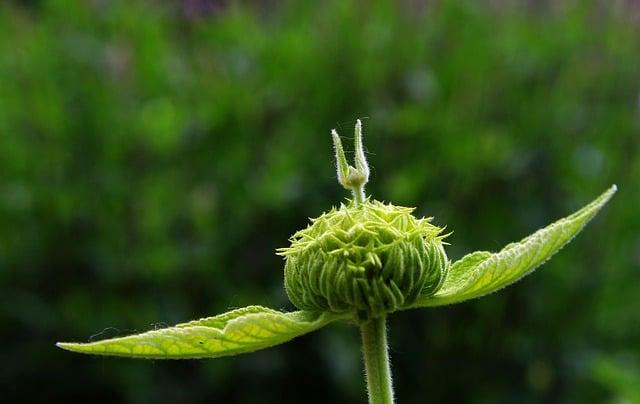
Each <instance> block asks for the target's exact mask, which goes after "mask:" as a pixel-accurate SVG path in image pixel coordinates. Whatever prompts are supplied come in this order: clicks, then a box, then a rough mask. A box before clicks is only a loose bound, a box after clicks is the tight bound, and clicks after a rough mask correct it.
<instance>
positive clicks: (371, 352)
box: [360, 316, 393, 404]
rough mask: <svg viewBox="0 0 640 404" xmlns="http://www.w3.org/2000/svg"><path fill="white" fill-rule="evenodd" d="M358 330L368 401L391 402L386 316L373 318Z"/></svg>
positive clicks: (373, 403) (387, 403) (373, 402)
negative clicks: (365, 374)
mask: <svg viewBox="0 0 640 404" xmlns="http://www.w3.org/2000/svg"><path fill="white" fill-rule="evenodd" d="M360 332H361V334H362V353H363V355H364V366H365V370H366V373H367V391H368V392H369V403H370V404H391V403H393V385H392V383H391V368H390V366H389V350H388V347H387V328H386V317H385V316H382V317H378V318H374V319H371V320H369V321H368V322H367V323H364V324H362V325H361V326H360Z"/></svg>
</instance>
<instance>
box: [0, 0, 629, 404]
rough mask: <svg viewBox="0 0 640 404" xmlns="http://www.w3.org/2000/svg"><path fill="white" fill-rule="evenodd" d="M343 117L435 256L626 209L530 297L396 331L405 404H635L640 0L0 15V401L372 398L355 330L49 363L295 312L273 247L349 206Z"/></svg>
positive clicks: (79, 0)
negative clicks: (226, 316)
mask: <svg viewBox="0 0 640 404" xmlns="http://www.w3.org/2000/svg"><path fill="white" fill-rule="evenodd" d="M357 118H362V119H363V122H364V133H365V145H366V147H367V149H368V151H369V160H370V163H371V164H372V166H373V167H374V171H373V173H372V180H371V182H370V184H369V186H368V188H367V190H368V192H369V193H370V194H371V195H373V196H374V197H375V198H377V199H380V200H385V201H393V202H394V203H396V204H399V205H407V206H417V207H418V208H417V214H418V215H425V216H435V220H434V223H436V224H437V225H447V229H449V230H452V231H454V233H453V234H452V235H451V236H450V237H449V239H448V241H449V242H450V243H451V246H449V247H448V250H447V251H448V254H449V256H450V258H452V259H457V258H460V257H461V256H462V255H464V254H465V253H467V252H469V251H472V250H477V249H487V250H497V249H500V248H501V247H502V246H504V245H505V244H507V243H508V242H511V241H515V240H519V239H520V238H522V237H524V236H526V235H528V234H530V233H531V232H532V231H534V230H535V229H537V228H539V227H541V226H544V225H546V224H547V223H550V222H551V221H553V220H555V219H557V218H559V217H561V216H564V215H566V214H568V213H570V212H572V211H573V210H575V209H577V208H579V207H580V206H582V205H584V204H586V203H587V202H589V201H590V200H592V199H593V198H595V197H596V196H597V195H598V194H600V193H601V192H602V191H604V190H605V189H606V188H607V187H609V186H610V185H611V184H613V183H617V184H618V186H619V188H620V190H619V192H618V194H617V195H616V197H615V198H614V199H613V200H612V202H611V203H610V205H609V206H607V207H606V208H605V209H604V210H603V212H602V213H601V214H600V215H599V216H598V217H597V218H596V220H594V222H593V223H591V224H590V225H589V226H588V227H587V228H586V229H585V231H584V232H583V233H582V234H581V235H580V236H579V237H578V238H576V239H575V240H574V242H573V243H572V244H570V245H569V246H568V247H566V248H565V249H564V250H563V251H562V252H561V253H560V254H558V255H557V256H555V257H554V259H553V260H551V261H550V262H549V263H547V264H546V265H545V266H544V267H543V269H541V270H540V271H539V272H537V273H536V274H535V275H534V276H531V277H528V278H525V279H524V280H523V281H521V282H520V283H518V284H517V285H515V286H513V287H511V288H508V289H506V290H504V291H502V292H501V293H498V294H495V295H492V296H489V297H486V298H483V299H480V300H476V301H471V302H467V303H464V304H460V305H457V306H451V307H446V308H441V309H432V310H422V311H410V312H403V313H399V314H397V315H394V316H392V318H391V320H390V330H391V331H390V343H391V349H392V350H391V354H392V362H393V368H394V376H395V385H396V393H397V397H398V400H399V402H401V403H422V402H427V401H429V402H443V403H444V402H458V403H466V402H469V403H537V402H545V403H546V402H551V403H553V402H562V403H585V402H595V403H600V402H613V403H633V402H640V300H639V299H640V231H639V230H640V215H639V214H638V208H639V206H640V189H639V185H640V158H639V153H640V3H639V2H637V1H604V0H602V1H577V0H576V1H567V0H562V1H557V0H548V1H498V0H494V1H488V0H483V1H446V0H442V1H435V0H434V1H417V0H416V1H399V2H392V1H371V2H366V1H345V0H341V1H338V0H335V1H334V0H332V1H324V2H312V1H300V2H298V1H282V2H280V1H264V2H236V1H214V0H182V1H180V0H172V1H152V0H147V1H124V0H115V1H105V0H92V1H89V0H30V1H3V2H2V4H1V5H0V295H1V296H2V298H1V299H0V338H1V342H2V343H1V344H0V357H1V358H2V361H3V365H2V366H0V383H1V389H2V396H3V398H4V400H3V401H5V402H12V401H20V402H24V401H34V402H38V401H44V400H46V401H48V402H56V401H58V402H60V401H64V402H132V403H159V402H167V403H169V402H184V403H187V402H194V403H195V402H238V403H263V402H264V403H268V402H292V403H293V402H312V403H313V402H316V403H328V402H341V403H342V402H343V403H362V402H364V401H365V385H364V380H363V375H362V373H363V372H362V369H361V362H360V361H361V358H360V352H359V335H358V331H357V329H356V328H353V327H349V326H346V325H337V326H333V327H329V328H326V329H323V330H322V331H320V332H317V333H314V334H311V335H308V336H304V337H301V338H299V339H297V340H295V341H293V342H291V343H289V344H286V345H282V346H279V347H276V348H272V349H269V350H265V351H261V352H257V353H253V354H248V355H244V356H240V357H236V358H224V359H218V360H203V361H169V362H164V361H142V360H127V359H115V358H95V357H90V356H82V355H77V354H72V353H68V352H64V351H62V350H59V349H56V348H55V347H54V342H56V341H60V340H65V341H69V340H71V341H89V340H94V339H100V338H106V337H114V336H120V335H126V334H129V333H132V332H134V331H145V330H149V329H154V328H158V327H163V326H166V325H172V324H174V323H177V322H183V321H185V320H190V319H194V318H198V317H203V316H209V315H213V314H216V313H220V312H223V311H225V310H227V309H230V308H235V307H239V306H244V305H248V304H261V305H265V306H269V307H273V308H279V309H286V310H291V309H293V307H292V305H291V304H290V303H289V302H288V299H287V297H286V294H285V292H284V289H283V287H282V278H283V272H282V269H283V261H282V259H281V258H280V257H277V256H276V255H275V254H274V250H275V249H276V248H277V247H283V246H286V245H287V238H288V237H289V235H291V234H292V233H293V232H294V231H295V230H297V229H300V228H302V227H304V226H305V225H306V224H307V220H308V219H307V218H308V217H314V216H317V215H319V214H320V213H321V212H323V211H325V210H327V209H329V208H330V207H331V206H332V205H336V204H339V203H340V202H341V201H342V200H344V198H345V197H347V196H348V195H347V193H346V192H345V191H344V190H343V189H342V188H341V187H340V186H339V185H338V183H337V181H336V180H335V171H334V161H333V156H332V145H331V140H330V136H329V130H330V129H331V128H333V127H335V128H337V130H338V131H339V132H340V133H341V134H342V135H343V136H345V137H346V138H348V139H351V138H352V136H353V132H352V130H353V125H354V123H355V120H356V119H357ZM348 139H347V140H346V144H348V145H349V146H350V141H349V140H348Z"/></svg>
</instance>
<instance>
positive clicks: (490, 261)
mask: <svg viewBox="0 0 640 404" xmlns="http://www.w3.org/2000/svg"><path fill="white" fill-rule="evenodd" d="M616 190H617V188H616V186H615V185H613V186H612V187H611V188H609V189H608V190H607V191H606V192H604V193H603V194H602V195H600V196H599V197H598V198H596V199H595V200H594V201H593V202H591V203H590V204H588V205H587V206H585V207H584V208H582V209H580V210H579V211H577V212H575V213H573V214H572V215H570V216H567V217H565V218H563V219H560V220H558V221H557V222H555V223H552V224H550V225H549V226H547V227H545V228H543V229H540V230H538V231H536V232H535V233H533V234H532V235H530V236H529V237H527V238H525V239H523V240H521V241H520V242H518V243H511V244H509V245H507V246H506V247H505V248H503V249H502V250H501V251H500V252H498V253H490V252H487V251H476V252H473V253H471V254H468V255H465V256H464V257H463V258H462V259H460V260H459V261H456V262H455V263H454V264H453V265H451V268H449V273H448V275H447V278H446V279H445V281H444V283H443V285H442V287H441V288H440V290H439V291H438V292H437V293H435V294H434V295H432V296H425V297H423V298H421V299H418V302H417V303H416V304H415V305H414V306H413V307H433V306H442V305H446V304H453V303H460V302H462V301H465V300H469V299H473V298H476V297H480V296H483V295H486V294H489V293H492V292H495V291H497V290H499V289H501V288H503V287H505V286H507V285H510V284H511V283H513V282H515V281H517V280H519V279H520V278H522V277H523V276H525V275H527V274H529V273H531V272H532V271H533V270H534V269H536V268H537V267H539V266H540V265H542V264H543V263H544V262H545V261H547V260H548V259H549V258H550V257H551V256H552V255H553V254H555V253H556V252H558V251H559V250H560V249H561V248H562V247H563V246H564V245H566V244H567V243H568V242H569V241H571V239H573V237H574V236H575V235H576V234H578V233H579V232H580V230H582V228H583V227H584V226H585V225H586V224H587V223H588V222H589V221H590V220H591V219H592V218H593V217H594V216H595V215H596V214H597V213H598V211H599V210H600V209H601V208H602V207H603V206H604V205H605V204H606V203H607V202H608V201H609V199H611V197H612V196H613V194H614V193H615V192H616Z"/></svg>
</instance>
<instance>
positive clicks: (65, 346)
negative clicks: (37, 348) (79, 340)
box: [56, 342, 78, 351]
mask: <svg viewBox="0 0 640 404" xmlns="http://www.w3.org/2000/svg"><path fill="white" fill-rule="evenodd" d="M77 345H78V344H76V343H73V342H56V346H57V347H58V348H60V349H64V350H65V351H76V349H74V348H75V347H76V346H77Z"/></svg>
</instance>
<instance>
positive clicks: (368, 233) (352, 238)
mask: <svg viewBox="0 0 640 404" xmlns="http://www.w3.org/2000/svg"><path fill="white" fill-rule="evenodd" d="M412 212H413V208H405V207H399V206H393V205H390V204H389V205H387V204H383V203H381V202H378V201H370V200H369V199H366V200H364V201H362V202H361V203H354V202H351V203H349V204H348V205H341V206H340V208H339V209H332V210H331V211H330V212H328V213H324V214H323V215H322V216H320V217H318V218H316V219H312V220H311V224H310V225H309V226H308V227H307V228H306V229H304V230H301V231H299V232H297V233H296V234H294V235H293V236H292V237H291V239H290V241H291V246H290V247H287V248H282V249H280V250H279V254H280V255H282V256H284V257H285V260H286V263H285V271H284V272H285V277H284V278H285V287H286V290H287V294H288V295H289V298H290V300H291V302H292V303H293V304H294V305H295V306H296V307H298V308H299V309H302V310H312V311H331V312H336V313H345V312H351V313H353V314H354V317H355V319H356V320H358V321H367V320H368V319H369V318H374V317H378V316H380V315H384V314H386V313H390V312H393V311H396V310H399V309H402V308H406V307H409V306H411V305H412V304H413V303H414V302H415V300H416V298H417V297H418V296H419V295H423V296H424V295H425V294H427V295H429V294H433V293H435V292H436V291H437V290H438V289H439V287H440V286H441V284H442V281H443V280H444V278H445V275H446V271H447V269H448V267H449V260H448V259H447V256H446V254H445V251H444V248H443V245H442V239H443V238H444V236H443V235H442V229H441V228H439V227H437V226H434V225H433V224H431V223H430V220H431V219H430V218H422V219H418V218H416V217H414V216H413V215H412Z"/></svg>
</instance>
